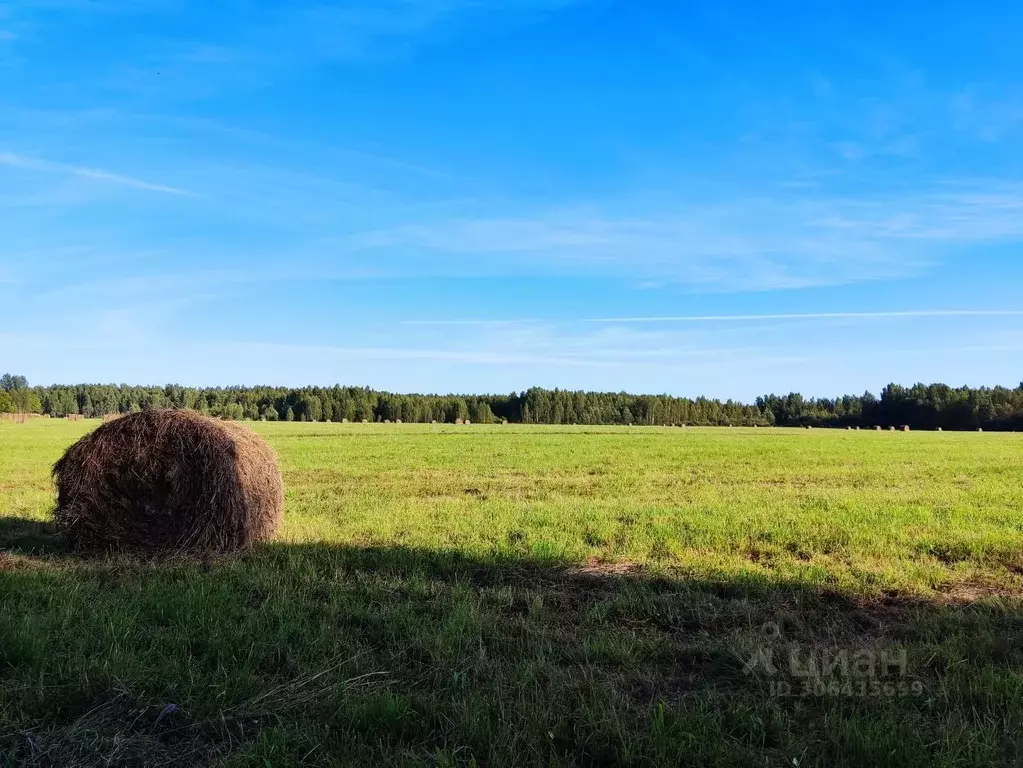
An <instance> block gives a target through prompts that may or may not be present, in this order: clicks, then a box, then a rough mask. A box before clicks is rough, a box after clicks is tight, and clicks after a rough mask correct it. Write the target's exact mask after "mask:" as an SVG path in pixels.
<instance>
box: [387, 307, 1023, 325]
mask: <svg viewBox="0 0 1023 768" xmlns="http://www.w3.org/2000/svg"><path fill="white" fill-rule="evenodd" d="M942 317H944V318H949V317H964V318H965V317H1023V309H909V310H896V311H891V312H791V313H773V314H760V315H655V316H649V317H582V318H576V319H562V320H559V321H558V322H560V323H736V322H738V323H756V322H768V321H776V320H901V319H919V318H942ZM550 322H552V321H550V320H541V319H538V318H532V319H519V320H476V319H470V320H405V321H402V323H401V324H402V325H423V326H430V325H452V326H459V325H464V326H483V327H501V326H514V325H534V324H537V323H550Z"/></svg>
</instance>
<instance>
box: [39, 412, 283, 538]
mask: <svg viewBox="0 0 1023 768" xmlns="http://www.w3.org/2000/svg"><path fill="white" fill-rule="evenodd" d="M53 477H54V480H55V482H56V485H57V509H56V511H55V513H54V517H55V520H56V524H57V526H58V528H59V529H61V530H63V531H64V532H65V535H66V536H67V537H68V538H69V539H70V540H71V542H72V543H73V544H74V545H76V546H79V547H83V548H93V549H129V550H137V551H143V552H150V553H166V554H174V553H215V552H234V551H238V550H242V549H246V548H248V547H250V546H251V545H252V544H255V543H256V542H259V541H264V540H266V539H268V538H270V537H272V536H273V535H274V533H275V532H276V531H277V530H278V529H279V527H280V524H281V518H282V508H283V504H284V490H283V485H282V482H281V473H280V469H279V468H278V466H277V457H276V456H275V455H274V452H273V450H272V449H271V448H270V446H269V445H267V444H266V442H265V441H264V440H263V439H262V438H261V437H260V436H259V435H257V434H256V433H255V432H252V431H251V430H249V429H246V428H245V427H242V426H241V425H238V424H234V423H232V422H228V421H219V420H217V419H211V418H209V417H206V416H201V415H200V414H198V413H195V412H193V411H171V410H148V411H143V412H142V413H136V414H132V415H129V416H125V417H124V418H121V419H117V420H115V421H111V422H108V423H106V424H103V425H102V426H100V427H97V428H96V430H95V431H93V432H91V433H90V434H88V435H86V436H85V437H83V438H82V439H81V440H79V441H78V442H77V443H75V444H74V445H72V446H71V447H70V448H68V450H67V452H66V453H65V454H64V456H63V457H62V458H61V459H60V461H58V462H57V463H56V464H55V465H54V467H53Z"/></svg>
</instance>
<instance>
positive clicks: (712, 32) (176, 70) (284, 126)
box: [0, 0, 1023, 398]
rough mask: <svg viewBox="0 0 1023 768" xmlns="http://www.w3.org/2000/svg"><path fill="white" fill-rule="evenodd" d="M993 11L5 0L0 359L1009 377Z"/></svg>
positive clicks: (1010, 197) (520, 375) (694, 379)
mask: <svg viewBox="0 0 1023 768" xmlns="http://www.w3.org/2000/svg"><path fill="white" fill-rule="evenodd" d="M1021 28H1023V6H1020V4H1018V3H1011V2H1000V1H999V0H991V2H985V3H970V4H968V3H952V2H947V3H945V2H942V3H924V2H922V1H921V2H914V1H912V0H906V2H901V3H895V4H893V3H881V2H862V1H861V2H852V1H851V0H850V1H847V2H842V1H840V0H835V1H832V2H821V3H812V4H809V3H803V2H799V3H797V2H778V3H759V2H752V1H750V2H719V1H715V2H711V1H710V0H693V1H692V2H677V3H674V2H673V3H668V2H612V1H611V0H593V1H592V2H586V1H585V0H578V1H577V2H572V1H571V0H374V1H373V2H370V1H369V0H355V1H354V2H347V3H340V2H338V3H312V2H292V3H270V2H247V1H246V0H232V1H230V2H222V3H200V2H198V1H197V0H145V1H143V0H5V1H4V2H0V305H2V306H3V307H4V309H5V312H4V316H5V318H6V322H5V324H4V328H3V329H2V330H0V369H4V370H12V371H15V372H18V373H23V374H24V375H26V376H28V377H29V379H30V380H31V381H33V382H35V383H51V382H77V381H103V382H107V381H116V382H121V381H123V382H129V383H161V384H162V383H166V382H172V381H173V382H180V383H183V384H196V385H216V384H224V385H226V384H251V383H270V384H287V385H301V384H313V383H318V384H330V383H335V382H340V383H346V384H359V385H362V384H367V385H370V386H373V387H377V388H386V389H392V390H399V391H445V392H446V391H464V392H472V391H477V392H479V391H496V392H507V391H511V390H517V389H522V388H525V387H527V386H530V385H533V384H537V385H543V386H551V387H553V386H561V387H569V388H586V389H612V390H618V389H628V390H631V391H643V392H671V393H675V394H682V395H700V394H706V395H710V396H719V397H741V398H751V397H754V396H755V395H757V394H760V393H763V392H767V391H789V390H792V389H797V390H800V391H803V392H805V393H807V394H815V395H823V394H829V395H833V394H838V393H843V392H860V391H863V390H864V389H868V388H869V389H872V390H874V391H877V390H878V389H880V387H882V386H883V385H884V384H885V383H887V382H888V381H893V380H894V381H899V382H902V383H907V384H908V383H913V382H916V381H921V380H922V381H928V382H929V381H939V380H940V381H946V382H949V383H952V384H967V383H968V384H973V385H978V384H992V385H993V384H1005V385H1011V386H1015V385H1017V384H1018V383H1019V382H1020V380H1021V379H1023V367H1021V366H1020V365H1019V364H1018V360H1019V359H1020V353H1021V351H1023V300H1021V298H1020V287H1021V285H1023V258H1021V243H1023V83H1021V81H1020V79H1019V77H1018V74H1019V73H1020V72H1023V46H1020V45H1019V44H1018V31H1019V30H1020V29H1021Z"/></svg>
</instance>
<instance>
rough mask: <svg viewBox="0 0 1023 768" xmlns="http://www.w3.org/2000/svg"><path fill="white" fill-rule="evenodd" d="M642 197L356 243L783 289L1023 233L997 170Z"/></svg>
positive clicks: (415, 229)
mask: <svg viewBox="0 0 1023 768" xmlns="http://www.w3.org/2000/svg"><path fill="white" fill-rule="evenodd" d="M642 207H643V206H642V202H641V201H638V200H637V201H625V202H624V203H621V204H619V205H617V206H613V205H611V204H605V205H604V206H601V207H599V208H598V207H597V206H592V205H591V206H586V207H580V208H575V209H564V208H562V209H556V210H547V211H536V212H533V213H532V214H526V215H519V216H502V215H500V213H499V212H498V213H497V214H495V215H486V214H480V215H478V216H476V217H472V218H470V217H458V218H449V219H443V218H439V219H434V220H430V221H421V222H416V223H410V224H404V225H397V226H394V227H391V228H386V229H379V230H375V231H370V232H366V233H363V234H361V235H358V236H355V237H353V238H352V239H351V244H352V245H353V246H354V247H359V248H364V249H380V250H401V249H406V250H407V249H417V250H420V251H425V252H429V253H430V254H432V255H435V256H436V257H438V258H442V257H443V256H444V255H447V256H449V257H453V258H458V257H460V258H462V259H465V258H466V257H469V256H472V257H474V258H475V259H476V260H479V259H486V260H489V261H490V263H492V264H497V265H501V264H505V265H508V264H512V265H518V266H519V267H527V268H528V267H532V268H533V269H540V270H547V271H551V270H560V271H562V272H566V273H569V274H577V275H583V274H603V275H607V274H623V273H627V274H629V275H630V276H631V277H633V278H635V279H643V278H663V279H670V280H674V281H676V282H681V283H687V284H691V285H695V286H702V287H704V288H709V289H715V288H725V289H731V290H737V289H741V290H776V289H784V288H802V287H808V286H815V285H834V284H841V283H847V282H854V281H863V280H876V279H888V278H897V277H904V276H908V275H912V274H915V273H918V272H920V271H922V270H924V269H926V268H927V267H928V266H929V265H930V264H932V263H933V262H934V261H936V260H941V259H943V258H944V257H946V256H947V255H948V254H950V253H952V252H954V251H955V249H958V248H962V247H964V246H971V245H978V244H983V243H993V242H1016V241H1020V240H1023V216H1021V215H1020V213H1021V212H1023V185H1016V184H1012V183H1006V182H1004V181H1002V180H971V181H969V182H956V183H931V184H930V185H928V186H927V187H926V188H924V189H921V190H920V191H919V192H918V193H915V194H902V195H885V194H873V195H861V196H842V197H838V196H826V195H822V196H819V197H808V196H793V195H791V194H789V195H776V196H767V197H762V198H746V199H738V200H733V201H728V202H722V203H720V204H716V205H714V204H708V203H686V202H679V203H676V204H674V205H667V206H666V205H664V203H663V201H662V202H660V203H659V204H658V207H657V208H653V206H651V208H652V209H653V211H654V212H653V213H643V214H637V215H635V216H628V215H623V214H622V211H623V210H624V211H630V210H639V209H642ZM527 265H528V266H527ZM511 268H514V267H511Z"/></svg>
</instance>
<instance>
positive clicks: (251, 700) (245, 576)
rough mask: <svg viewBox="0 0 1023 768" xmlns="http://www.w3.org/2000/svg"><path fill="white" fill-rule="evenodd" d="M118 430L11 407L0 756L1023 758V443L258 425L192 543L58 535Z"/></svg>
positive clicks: (151, 761)
mask: <svg viewBox="0 0 1023 768" xmlns="http://www.w3.org/2000/svg"><path fill="white" fill-rule="evenodd" d="M95 424H96V423H95V422H91V423H90V422H78V423H69V422H46V421H43V420H38V421H35V422H32V423H29V424H26V425H14V424H9V423H0V550H2V552H0V765H4V764H5V761H6V764H9V765H54V766H74V765H204V764H205V765H222V764H225V765H239V766H240V765H256V766H288V765H385V764H387V765H390V764H408V765H423V764H426V765H433V764H437V765H473V764H476V765H562V766H597V765H636V766H639V765H665V766H667V765H672V766H674V765H687V764H693V765H749V766H782V765H787V766H795V765H798V766H810V765H821V766H825V765H864V766H867V765H869V766H881V765H893V766H896V765H897V766H914V765H918V766H932V765H942V766H979V765H1018V764H1019V763H1020V761H1023V743H1021V734H1023V601H1021V595H1023V576H1021V574H1023V436H1021V435H1014V434H953V433H944V434H938V433H908V434H904V433H887V432H885V433H875V432H845V431H842V432H837V431H834V432H833V431H823V430H815V431H812V432H809V431H798V430H765V429H760V430H752V429H750V430H743V429H706V430H702V429H687V430H683V429H669V428H665V429H659V428H610V427H609V428H590V427H586V428H584V427H579V428H568V427H520V426H495V427H484V426H478V425H473V426H470V427H454V426H444V425H435V426H429V425H373V424H371V425H361V424H359V425H336V424H258V425H256V428H257V429H258V430H259V431H260V432H262V433H263V434H264V435H265V436H266V437H267V439H268V440H269V441H270V442H271V443H272V444H273V446H274V447H275V448H276V450H277V451H278V454H279V456H280V459H281V464H282V469H283V472H284V479H285V484H286V488H287V495H286V513H285V514H286V530H285V532H284V535H283V536H282V538H281V540H280V541H278V542H276V543H274V544H271V545H267V546H265V547H263V548H261V549H259V550H258V551H256V552H253V553H251V554H249V555H246V556H244V557H241V558H238V559H226V560H215V561H211V562H201V563H195V562H142V561H138V560H133V559H131V558H126V557H85V556H80V555H76V554H74V553H70V552H67V551H66V550H65V548H64V547H63V545H62V543H61V541H60V540H59V538H58V537H57V536H55V535H54V534H53V532H52V531H51V529H50V528H49V526H48V524H47V522H46V521H47V519H48V515H49V512H50V511H51V509H52V506H53V501H54V500H53V490H52V487H51V484H50V480H49V468H50V466H51V464H52V463H53V461H54V460H55V459H56V458H58V457H59V455H60V454H61V452H62V451H63V449H64V448H65V447H66V446H67V445H68V444H70V443H71V442H72V441H73V440H74V439H76V438H77V437H78V436H80V435H81V434H84V433H85V431H87V430H89V429H92V428H94V426H95ZM843 653H845V654H846V655H847V657H848V658H850V659H858V660H859V666H857V665H856V664H852V663H850V665H848V666H847V667H845V668H843V667H842V666H841V665H836V666H835V667H834V668H832V669H825V668H818V669H816V670H814V669H813V668H812V666H811V665H810V660H821V659H824V660H827V659H829V658H830V659H832V660H835V659H841V658H842V656H841V654H843ZM903 653H904V658H903V656H902V654H903ZM764 659H766V660H767V661H768V662H770V664H768V665H765V664H764V663H762V662H763V660H764ZM758 660H759V661H758ZM879 661H880V662H881V663H880V664H879V663H877V662H879ZM753 662H757V663H753ZM867 662H872V663H867ZM896 662H897V663H896ZM825 664H826V661H825ZM818 666H819V665H818Z"/></svg>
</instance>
